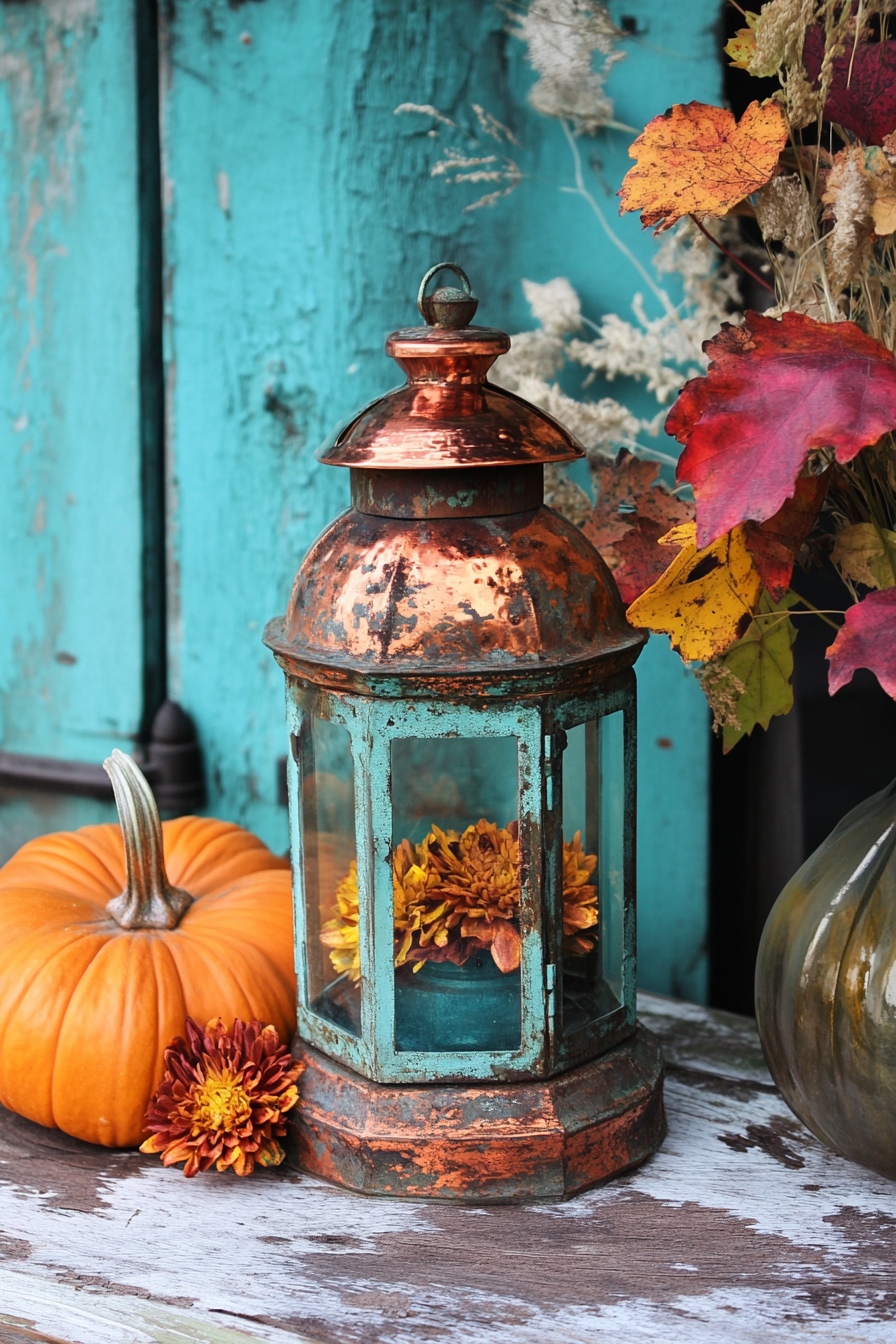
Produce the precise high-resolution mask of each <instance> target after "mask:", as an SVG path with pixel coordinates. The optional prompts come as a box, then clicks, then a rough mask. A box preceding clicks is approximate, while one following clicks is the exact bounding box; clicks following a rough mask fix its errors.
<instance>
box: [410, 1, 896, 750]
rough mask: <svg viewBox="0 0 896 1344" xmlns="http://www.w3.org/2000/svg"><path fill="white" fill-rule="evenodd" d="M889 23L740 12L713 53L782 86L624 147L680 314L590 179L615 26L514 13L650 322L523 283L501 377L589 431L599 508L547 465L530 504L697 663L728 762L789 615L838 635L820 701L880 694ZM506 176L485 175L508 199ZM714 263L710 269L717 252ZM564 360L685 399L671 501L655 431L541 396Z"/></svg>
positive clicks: (892, 266) (890, 390) (631, 205)
mask: <svg viewBox="0 0 896 1344" xmlns="http://www.w3.org/2000/svg"><path fill="white" fill-rule="evenodd" d="M893 8H894V5H893V3H892V0H859V3H855V2H854V0H771V3H767V4H765V5H763V6H762V9H761V12H759V13H752V12H749V13H746V14H745V15H744V21H745V26H744V27H743V28H742V29H741V30H740V31H739V32H738V34H737V36H736V38H735V39H734V40H733V41H732V42H730V43H729V44H728V46H727V47H726V51H727V53H728V55H729V58H730V59H731V61H732V63H733V64H735V65H737V66H738V67H739V68H741V69H744V70H746V71H748V72H749V73H750V74H751V75H754V76H757V77H762V78H769V77H772V76H776V77H777V80H778V84H779V90H778V92H777V93H776V94H775V95H774V96H773V97H772V98H769V99H767V100H766V101H764V102H759V101H758V100H757V101H754V102H753V103H751V104H750V106H749V107H748V108H747V109H746V111H745V112H744V114H743V116H742V117H741V118H740V120H739V121H738V120H736V119H735V117H734V115H733V114H732V113H731V112H730V111H729V110H727V109H725V108H721V107H713V106H710V105H707V104H703V103H698V102H692V103H689V104H687V105H676V106H675V107H672V108H670V109H669V110H668V111H666V112H665V113H663V114H662V115H661V116H658V117H655V118H654V119H653V120H652V121H651V122H650V123H649V124H648V126H647V127H646V128H645V129H644V131H643V133H642V134H640V135H639V136H637V138H636V139H635V140H634V142H633V144H632V145H631V147H630V150H629V154H630V156H631V157H632V158H633V159H634V160H635V166H634V167H633V168H632V169H631V170H630V171H629V173H628V174H627V175H626V177H625V180H624V182H623V184H622V189H621V191H620V193H619V195H620V197H621V210H620V212H621V213H624V212H626V211H638V212H639V213H640V216H641V221H642V223H643V224H644V226H645V227H653V228H654V230H655V233H656V235H658V236H660V237H662V236H663V235H665V241H664V242H663V245H662V247H661V248H660V250H659V253H658V255H657V258H656V265H657V270H658V271H659V273H660V275H661V276H662V275H663V274H670V273H675V272H677V273H678V274H679V275H681V277H682V282H683V290H684V300H683V302H682V303H680V304H677V305H676V304H674V303H673V302H672V301H671V299H670V298H669V296H668V294H667V293H666V291H665V290H664V289H663V288H662V287H661V286H658V285H656V284H655V283H654V282H653V280H652V279H651V277H650V276H649V275H647V273H646V272H645V271H644V270H643V268H642V267H641V266H640V264H639V263H638V262H637V261H636V259H635V258H634V257H633V256H632V255H631V253H629V252H628V249H626V248H625V246H624V244H623V243H622V241H621V240H620V239H618V238H617V237H616V236H615V235H614V234H613V233H612V231H611V229H610V228H609V225H608V222H607V221H606V220H605V218H604V216H603V214H602V212H601V209H600V205H599V203H598V202H597V201H596V200H595V199H594V197H593V196H592V195H591V194H590V193H589V192H587V190H586V189H585V186H584V179H583V174H582V170H581V159H580V155H579V151H578V148H577V145H576V136H577V135H579V134H581V133H583V132H585V133H593V132H594V131H595V130H596V129H598V127H614V126H615V127H617V129H624V128H620V127H619V123H617V122H615V121H614V120H613V109H612V103H611V102H610V100H609V99H608V98H607V96H606V91H605V90H604V89H603V84H602V80H603V76H604V75H605V74H606V72H607V70H608V69H609V68H610V66H611V65H612V64H613V62H614V60H616V59H619V57H620V55H621V54H622V53H621V52H619V51H618V50H617V49H616V48H615V44H616V43H618V42H619V41H620V40H621V39H622V37H623V34H622V33H621V32H619V31H618V30H615V29H613V26H612V24H611V21H610V18H609V14H608V12H607V10H606V6H605V5H603V4H601V3H598V0H536V2H535V3H532V4H530V5H529V6H528V8H527V9H526V11H525V13H524V14H517V15H516V17H515V19H514V24H515V30H516V32H517V33H518V35H519V36H520V37H522V38H523V40H525V41H526V42H527V44H528V48H529V59H530V61H531V63H532V64H533V66H534V67H535V69H536V70H537V71H538V73H539V75H540V79H539V82H538V83H537V84H536V85H535V86H534V88H533V90H532V92H531V94H530V101H531V102H532V104H533V106H535V107H536V109H537V110H539V111H542V112H544V113H546V114H547V115H551V116H555V117H557V118H558V119H560V121H561V124H562V126H563V128H564V131H565V133H566V136H567V140H568V142H569V145H570V149H571V152H572V155H573V164H574V169H575V182H576V186H575V188H574V190H575V192H576V193H577V194H578V195H580V196H582V197H583V198H584V199H585V200H586V201H587V202H588V204H589V206H590V208H591V209H592V210H593V211H594V213H595V215H596V216H597V218H598V220H599V222H600V223H601V225H602V227H603V228H604V229H605V230H606V232H607V234H608V237H609V238H610V240H611V241H612V242H613V243H614V245H615V246H617V247H619V248H621V250H622V251H623V252H625V253H626V254H627V256H628V257H629V260H630V261H632V263H633V264H635V265H636V266H637V267H638V270H639V271H640V273H641V275H642V278H643V279H644V280H645V282H646V284H647V285H648V287H649V288H650V290H651V292H652V293H653V294H654V296H655V297H656V298H657V299H659V301H660V303H661V305H662V309H663V315H662V316H661V317H660V318H654V319H649V318H647V316H646V315H645V311H644V307H643V302H642V300H641V298H640V296H637V297H636V299H635V302H634V304H633V309H634V315H635V322H634V323H630V322H625V321H623V320H622V319H621V318H619V317H618V316H617V315H615V314H610V315H607V316H605V317H604V319H603V320H602V321H601V322H600V323H589V322H588V320H587V319H585V318H584V317H583V315H582V313H581V309H580V305H579V301H578V297H577V295H576V294H575V292H574V291H573V290H572V287H571V286H570V285H569V283H568V281H566V280H564V279H562V278H557V279H555V280H552V281H550V282H548V283H547V284H545V285H533V284H531V283H530V282H528V281H524V282H523V285H524V289H525V291H526V296H527V298H528V299H529V301H530V305H531V307H532V310H533V314H534V316H535V317H536V318H537V319H538V320H539V321H540V323H541V329H540V330H537V331H534V332H526V333H522V334H521V335H519V336H517V337H514V339H513V346H512V349H511V352H510V354H509V355H508V356H505V358H504V359H503V360H501V361H499V363H498V366H496V371H495V377H496V381H500V382H502V383H503V384H504V385H505V386H507V387H509V388H511V389H512V390H516V391H518V392H520V394H521V395H523V396H525V397H527V398H528V399H530V400H533V401H536V402H537V403H538V404H539V405H541V406H543V407H544V408H545V409H546V410H548V411H550V412H551V413H552V414H554V415H555V416H556V417H557V418H558V419H560V420H562V421H563V422H564V423H566V424H567V425H568V426H569V427H570V428H571V429H572V430H573V431H574V432H575V433H577V434H578V435H579V437H580V438H581V439H582V441H583V443H584V444H585V447H586V449H587V450H588V453H589V460H590V464H591V468H592V479H593V482H594V485H595V491H596V494H597V501H596V504H593V502H592V500H590V499H589V498H588V496H587V494H586V492H585V491H583V490H581V489H580V488H579V487H578V486H577V485H574V484H573V483H572V482H571V481H569V480H568V479H567V478H565V477H564V475H563V473H562V470H558V469H556V468H555V469H553V471H552V472H549V474H548V501H549V502H550V503H553V504H554V506H555V507H557V508H559V509H561V511H562V512H564V513H566V514H567V516H569V517H570V518H572V519H573V521H575V522H577V523H579V524H580V525H582V526H583V527H584V528H585V530H586V532H587V533H588V535H589V536H590V537H591V539H592V540H593V541H594V543H595V545H596V546H597V548H598V549H599V550H600V551H601V553H602V554H603V555H604V558H605V559H606V560H607V562H608V564H609V566H610V568H611V569H612V570H613V571H614V572H615V575H616V578H617V582H618V585H619V588H620V592H621V594H622V597H623V600H624V601H625V603H626V605H627V607H628V615H629V619H630V620H631V621H632V622H633V624H635V625H639V626H643V627H647V628H649V629H651V630H654V631H658V632H662V633H666V634H668V635H669V636H670V639H671V642H672V645H673V647H674V648H675V649H676V650H677V651H678V652H679V653H680V655H681V657H682V658H683V659H684V660H685V662H686V663H688V664H689V665H690V666H692V667H693V668H694V670H695V671H696V672H697V675H698V677H699V679H700V681H701V684H702V687H703V690H704V691H705V693H706V695H707V698H708V700H709V703H710V705H711V707H712V710H713V714H714V720H715V726H716V728H717V729H718V730H720V731H721V732H722V734H723V737H724V744H725V749H726V750H728V749H730V748H731V747H732V746H733V745H734V744H735V743H736V742H737V741H738V740H739V739H740V738H741V737H742V736H743V735H744V734H745V733H750V732H751V731H752V730H753V728H754V727H755V726H756V724H760V725H761V726H763V727H768V724H769V722H770V720H771V718H772V716H774V715H777V714H784V713H787V712H788V710H789V709H790V708H791V707H792V704H793V691H792V687H791V684H790V682H791V676H792V671H793V657H792V645H793V642H794V639H795V638H796V627H795V625H794V619H793V618H794V617H796V616H798V615H799V616H806V615H812V614H813V613H814V614H815V615H816V616H818V617H820V618H821V619H822V620H824V621H826V622H827V623H828V624H829V625H831V626H832V627H833V628H834V629H835V630H836V632H837V634H836V638H835V639H834V641H833V643H832V644H831V646H830V648H829V650H828V658H829V662H830V673H829V687H830V690H831V692H832V693H833V692H835V691H836V690H837V689H839V687H840V686H842V685H844V684H846V683H847V682H848V681H849V680H850V679H851V678H852V676H853V674H854V672H855V671H856V670H857V669H858V668H860V667H864V668H869V669H871V670H872V671H873V672H874V673H875V674H876V675H877V677H878V680H879V681H880V683H881V685H882V686H883V688H884V690H885V691H887V693H888V694H890V695H891V696H894V697H896V444H894V439H893V432H894V429H896V363H894V359H893V349H894V345H896V299H894V298H893V297H891V296H893V295H894V287H896V244H894V238H896V45H894V44H893V43H892V42H891V41H890V38H889V30H888V24H889V22H890V18H889V15H890V12H891V11H892V10H893ZM608 25H609V26H608ZM595 51H597V52H599V53H600V54H601V57H602V68H601V70H599V71H594V70H593V69H592V53H593V52H595ZM418 110H419V109H418ZM495 125H496V126H497V123H495ZM498 134H499V132H498V131H497V130H495V131H494V136H495V138H498ZM507 134H508V135H509V132H508V133H507ZM444 161H445V160H442V162H443V163H444ZM506 162H510V161H509V160H507V161H505V163H506ZM498 167H499V166H498V165H497V164H495V165H494V166H493V171H498ZM515 167H516V165H514V168H515ZM437 168H438V165H437ZM516 174H517V175H516V179H515V180H513V181H509V180H508V179H502V180H504V181H506V182H507V185H506V186H505V187H504V188H503V192H506V191H507V190H511V189H513V188H514V187H515V186H516V185H517V182H518V181H519V180H520V178H521V175H520V173H519V170H518V169H516ZM455 180H458V181H463V180H467V181H472V180H474V179H473V178H472V177H467V178H464V177H462V176H456V177H455ZM476 180H479V179H476ZM495 180H497V179H495ZM491 203H492V200H491V199H488V200H486V199H485V198H484V199H483V200H482V201H478V202H474V206H478V205H480V204H491ZM744 217H748V218H750V219H752V220H754V221H755V225H756V228H757V229H758V235H757V236H758V237H760V238H761V246H757V247H754V248H753V252H754V253H755V254H757V256H758V258H759V261H758V264H759V266H760V268H761V270H762V271H763V272H764V274H765V276H766V277H768V279H766V278H763V274H757V273H756V271H754V270H753V269H752V267H751V266H750V265H748V264H747V261H746V259H745V257H746V254H747V251H748V249H745V248H744V247H743V246H740V247H738V246H737V244H736V242H735V238H736V237H737V236H738V235H737V226H736V223H735V221H736V220H737V219H742V218H744ZM726 242H727V243H728V244H729V245H728V246H726ZM714 248H715V249H718V250H719V251H720V253H721V255H722V263H721V265H720V266H713V264H712V262H711V261H710V258H711V256H712V252H713V249H714ZM738 253H740V254H741V255H740V256H738V255H737V254H738ZM751 259H752V258H751ZM754 264H757V263H755V262H754ZM734 266H737V267H739V268H740V269H742V270H746V271H748V272H749V274H750V275H751V276H752V278H753V280H754V281H756V282H758V284H759V285H760V286H764V287H765V288H766V289H770V290H772V291H773V293H772V294H771V295H770V298H772V299H774V301H775V302H774V305H773V306H772V307H770V308H768V309H767V310H766V311H765V312H764V313H762V314H759V313H755V312H748V313H746V314H744V315H743V316H741V315H740V314H739V313H738V312H737V311H736V307H737V301H736V279H735V271H734V269H733V267H734ZM769 281H770V283H769ZM589 325H590V326H591V327H592V328H594V330H595V332H596V336H595V337H594V338H592V339H590V340H587V341H586V340H583V339H581V336H580V334H579V333H581V331H582V329H583V326H589ZM700 347H702V351H701V349H700ZM565 363H575V364H579V365H581V366H582V367H584V368H586V369H588V370H589V371H590V372H591V373H592V374H601V375H602V376H604V377H605V378H607V379H609V380H612V379H613V378H615V377H617V376H620V375H625V376H629V377H635V378H638V379H640V380H641V381H642V382H643V383H644V384H645V385H646V387H647V389H648V390H649V391H651V392H653V393H654V394H655V395H656V396H657V400H658V401H659V402H660V403H663V402H665V401H668V399H669V397H670V396H674V395H675V394H676V393H679V395H678V399H677V401H676V402H675V404H674V406H673V407H672V410H671V412H670V413H669V414H668V416H667V417H666V420H665V428H666V431H667V432H668V433H669V434H670V435H672V436H673V437H675V438H676V439H678V441H679V442H680V443H681V444H683V445H684V451H683V452H682V454H681V457H680V458H679V459H678V462H677V465H676V473H675V474H676V482H677V483H676V486H675V488H674V489H673V490H670V489H667V488H666V487H665V486H664V485H663V484H662V483H661V482H660V480H659V479H658V477H659V466H658V465H657V464H658V463H660V462H663V461H666V462H669V463H670V464H671V459H669V458H664V455H663V454H662V453H661V452H657V451H655V450H651V448H650V447H649V446H648V445H646V444H645V443H644V441H643V438H642V435H643V432H645V431H646V432H647V433H648V434H651V433H652V434H655V433H656V432H657V430H658V428H659V423H660V418H659V417H658V418H657V420H655V421H652V422H648V421H643V420H642V421H639V420H638V419H637V418H636V417H635V416H633V415H632V414H631V413H630V412H629V411H628V410H627V409H626V408H625V407H624V406H622V405H621V404H620V403H619V402H616V401H614V400H612V399H610V398H601V399H600V400H598V401H588V400H586V399H584V398H579V397H571V396H569V395H568V394H567V393H566V392H564V391H563V390H561V388H560V387H559V385H558V383H557V381H556V379H557V375H558V373H559V372H560V370H561V369H562V367H563V365H564V364H565ZM704 370H705V372H704ZM694 375H697V376H696V377H695V376H694ZM688 377H690V379H691V380H690V381H689V382H687V383H686V385H685V386H684V387H683V388H682V384H684V383H685V379H686V378H688ZM586 386H587V380H586ZM680 389H681V390H680ZM620 447H621V448H622V450H623V451H622V452H621V453H619V449H620ZM633 455H634V456H633ZM611 457H613V458H615V461H613V462H612V463H611V462H610V461H608V458H611ZM651 458H652V459H653V462H651V461H649V460H644V459H651ZM639 459H640V460H639ZM797 565H800V566H802V567H804V568H809V567H812V566H821V565H824V566H827V567H833V569H834V571H835V572H836V573H837V574H838V575H839V577H840V579H841V580H842V583H843V594H844V603H843V607H844V609H843V610H839V609H838V610H837V611H823V612H822V611H817V610H816V608H814V607H813V606H812V605H811V603H809V602H808V601H807V600H806V599H805V598H804V597H802V596H801V595H800V594H799V581H798V580H797V581H796V586H795V587H794V586H793V585H794V579H793V575H794V569H795V567H796V566H797Z"/></svg>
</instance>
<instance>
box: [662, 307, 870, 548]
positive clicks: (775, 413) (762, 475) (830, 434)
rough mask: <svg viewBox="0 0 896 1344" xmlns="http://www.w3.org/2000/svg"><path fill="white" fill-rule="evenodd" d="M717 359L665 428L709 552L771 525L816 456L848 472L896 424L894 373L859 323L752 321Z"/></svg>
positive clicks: (734, 332)
mask: <svg viewBox="0 0 896 1344" xmlns="http://www.w3.org/2000/svg"><path fill="white" fill-rule="evenodd" d="M704 349H705V350H706V353H707V354H708V355H709V357H710V363H709V369H708V371H707V373H706V375H705V376H704V377H702V378H693V379H691V381H690V382H689V383H686V384H685V386H684V387H683V389H682V391H681V394H680V395H679V398H678V400H677V401H676V403H675V405H674V406H673V407H672V410H671V411H670V412H669V416H668V418H667V420H666V432H667V433H668V434H671V435H673V436H674V437H675V438H676V439H678V441H679V442H680V443H683V444H685V450H684V452H683V453H682V455H681V457H680V458H679V460H678V470H677V476H678V479H679V480H680V481H690V482H691V484H692V486H693V487H694V494H695V496H696V499H697V542H698V544H699V545H701V546H706V545H708V544H709V542H711V541H712V540H713V538H714V537H719V536H721V535H722V534H723V533H725V532H729V531H730V530H731V528H733V527H736V526H737V525H738V524H739V523H743V522H745V521H746V520H747V519H753V520H754V521H756V522H765V521H767V520H768V519H771V518H772V517H773V516H774V515H775V514H776V513H777V512H778V510H779V509H780V508H781V507H782V505H783V504H784V501H785V500H786V499H789V498H790V497H791V496H792V495H793V494H794V489H795V483H796V480H797V478H798V477H799V474H800V472H801V471H802V469H803V467H804V465H805V463H806V461H807V460H808V458H809V455H810V453H811V452H812V451H813V450H814V449H816V448H831V449H833V450H834V452H835V454H836V457H837V460H838V462H849V461H851V460H852V458H854V457H855V455H856V454H857V453H858V452H860V451H861V449H862V448H864V447H866V446H867V445H869V444H873V443H876V442H877V440H878V439H879V438H880V437H881V435H882V434H884V433H886V431H887V430H888V429H892V428H893V426H894V425H896V362H894V360H893V356H892V354H891V353H890V351H889V350H888V349H887V347H886V346H885V345H881V344H879V343H878V342H877V341H875V340H873V339H872V338H871V337H870V336H866V335H865V333H864V332H863V331H860V330H859V328H858V327H857V326H856V325H855V323H853V322H833V323H824V322H815V321H813V319H812V318H810V317H805V316H804V315H803V314H801V313H785V314H784V316H783V317H782V318H780V319H775V318H771V317H760V316H759V315H758V314H757V313H749V312H748V313H747V314H746V316H745V318H744V323H743V326H740V327H733V326H731V325H730V324H729V323H727V322H726V323H725V324H724V325H723V327H722V330H721V331H720V332H719V334H718V336H715V337H713V339H712V340H711V341H707V343H706V345H705V346H704Z"/></svg>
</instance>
